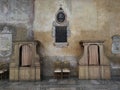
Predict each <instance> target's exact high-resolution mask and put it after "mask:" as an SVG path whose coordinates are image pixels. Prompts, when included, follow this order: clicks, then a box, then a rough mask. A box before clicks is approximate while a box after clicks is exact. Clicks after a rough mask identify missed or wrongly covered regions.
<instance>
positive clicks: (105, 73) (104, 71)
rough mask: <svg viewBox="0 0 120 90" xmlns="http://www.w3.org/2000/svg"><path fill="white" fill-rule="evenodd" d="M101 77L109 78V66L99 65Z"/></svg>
mask: <svg viewBox="0 0 120 90" xmlns="http://www.w3.org/2000/svg"><path fill="white" fill-rule="evenodd" d="M100 69H101V79H110V77H111V74H110V66H101V67H100Z"/></svg>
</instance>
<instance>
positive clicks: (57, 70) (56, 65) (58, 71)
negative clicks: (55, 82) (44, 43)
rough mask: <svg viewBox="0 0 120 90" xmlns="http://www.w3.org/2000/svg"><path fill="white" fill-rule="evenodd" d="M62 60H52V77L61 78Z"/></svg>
mask: <svg viewBox="0 0 120 90" xmlns="http://www.w3.org/2000/svg"><path fill="white" fill-rule="evenodd" d="M61 65H62V62H61V61H59V60H57V61H55V62H54V77H55V78H62V68H61Z"/></svg>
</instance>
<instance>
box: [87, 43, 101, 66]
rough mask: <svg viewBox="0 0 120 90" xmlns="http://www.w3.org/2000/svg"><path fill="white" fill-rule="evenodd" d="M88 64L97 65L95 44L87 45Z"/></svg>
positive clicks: (96, 47)
mask: <svg viewBox="0 0 120 90" xmlns="http://www.w3.org/2000/svg"><path fill="white" fill-rule="evenodd" d="M89 65H99V61H98V46H97V45H90V46H89Z"/></svg>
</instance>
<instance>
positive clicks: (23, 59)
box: [19, 44, 32, 67]
mask: <svg viewBox="0 0 120 90" xmlns="http://www.w3.org/2000/svg"><path fill="white" fill-rule="evenodd" d="M31 64H32V50H31V47H30V46H29V45H27V44H25V45H22V46H20V48H19V65H20V66H21V67H30V66H31Z"/></svg>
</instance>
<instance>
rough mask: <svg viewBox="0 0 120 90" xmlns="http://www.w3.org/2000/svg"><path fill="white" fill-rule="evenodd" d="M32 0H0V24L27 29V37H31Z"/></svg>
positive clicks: (17, 28)
mask: <svg viewBox="0 0 120 90" xmlns="http://www.w3.org/2000/svg"><path fill="white" fill-rule="evenodd" d="M33 7H34V0H0V26H1V25H2V26H5V25H7V26H13V27H14V28H16V31H18V30H21V29H19V28H22V29H25V30H27V31H26V32H27V35H26V36H27V39H30V38H31V37H32V29H33V20H34V16H33V10H34V8H33Z"/></svg>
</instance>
